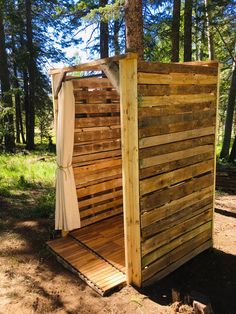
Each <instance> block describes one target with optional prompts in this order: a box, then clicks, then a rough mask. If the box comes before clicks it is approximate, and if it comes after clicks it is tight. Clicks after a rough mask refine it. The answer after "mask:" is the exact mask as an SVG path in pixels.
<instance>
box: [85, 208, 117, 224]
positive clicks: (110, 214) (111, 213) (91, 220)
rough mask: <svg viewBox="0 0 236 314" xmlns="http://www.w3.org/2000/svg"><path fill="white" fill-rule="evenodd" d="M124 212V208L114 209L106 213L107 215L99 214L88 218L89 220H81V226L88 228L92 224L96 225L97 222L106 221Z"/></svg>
mask: <svg viewBox="0 0 236 314" xmlns="http://www.w3.org/2000/svg"><path fill="white" fill-rule="evenodd" d="M122 212H123V208H122V207H117V208H113V209H112V210H109V211H106V212H105V213H101V214H98V215H96V216H93V217H90V218H87V219H82V220H81V226H82V227H84V226H87V225H88V224H92V223H95V222H97V221H101V220H103V219H106V218H108V217H113V216H115V215H118V214H121V213H122Z"/></svg>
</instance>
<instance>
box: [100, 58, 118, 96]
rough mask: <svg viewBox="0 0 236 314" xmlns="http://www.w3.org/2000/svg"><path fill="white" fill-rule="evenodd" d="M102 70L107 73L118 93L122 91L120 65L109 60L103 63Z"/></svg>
mask: <svg viewBox="0 0 236 314" xmlns="http://www.w3.org/2000/svg"><path fill="white" fill-rule="evenodd" d="M101 69H102V71H103V72H104V73H105V74H106V76H107V78H108V79H109V81H110V82H111V84H112V85H113V86H114V87H115V89H116V90H117V92H118V93H120V86H119V84H120V83H119V65H118V63H117V62H114V61H113V62H109V63H107V64H103V65H101Z"/></svg>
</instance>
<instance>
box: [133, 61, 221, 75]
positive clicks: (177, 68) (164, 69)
mask: <svg viewBox="0 0 236 314" xmlns="http://www.w3.org/2000/svg"><path fill="white" fill-rule="evenodd" d="M201 65H205V63H204V64H202V63H199V62H195V63H194V64H189V63H188V62H187V63H186V62H185V63H161V62H146V61H139V63H138V72H148V73H163V74H168V73H194V74H205V75H217V69H215V67H214V66H215V64H213V63H212V66H211V65H210V64H207V65H210V66H201Z"/></svg>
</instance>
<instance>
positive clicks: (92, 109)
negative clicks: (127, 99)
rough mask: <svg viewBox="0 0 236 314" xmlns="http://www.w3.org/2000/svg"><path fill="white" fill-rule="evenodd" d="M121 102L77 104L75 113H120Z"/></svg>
mask: <svg viewBox="0 0 236 314" xmlns="http://www.w3.org/2000/svg"><path fill="white" fill-rule="evenodd" d="M118 112H120V104H119V103H117V104H78V103H77V104H75V114H99V113H100V114H102V113H118Z"/></svg>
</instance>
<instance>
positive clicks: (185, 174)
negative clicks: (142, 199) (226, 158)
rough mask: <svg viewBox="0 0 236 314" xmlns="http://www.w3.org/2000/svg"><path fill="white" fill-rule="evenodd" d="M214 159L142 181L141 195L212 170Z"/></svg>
mask: <svg viewBox="0 0 236 314" xmlns="http://www.w3.org/2000/svg"><path fill="white" fill-rule="evenodd" d="M213 167H214V162H213V160H207V161H203V162H200V163H197V164H194V165H191V166H187V167H184V168H181V169H177V170H174V171H171V172H167V173H165V174H161V175H157V176H154V177H151V178H147V179H145V180H142V181H140V195H145V194H147V193H150V192H153V191H156V190H160V189H163V188H165V187H168V186H171V185H174V184H176V183H179V182H182V181H185V180H188V179H191V178H193V177H196V176H199V175H201V174H203V173H206V172H209V171H212V170H213Z"/></svg>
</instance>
